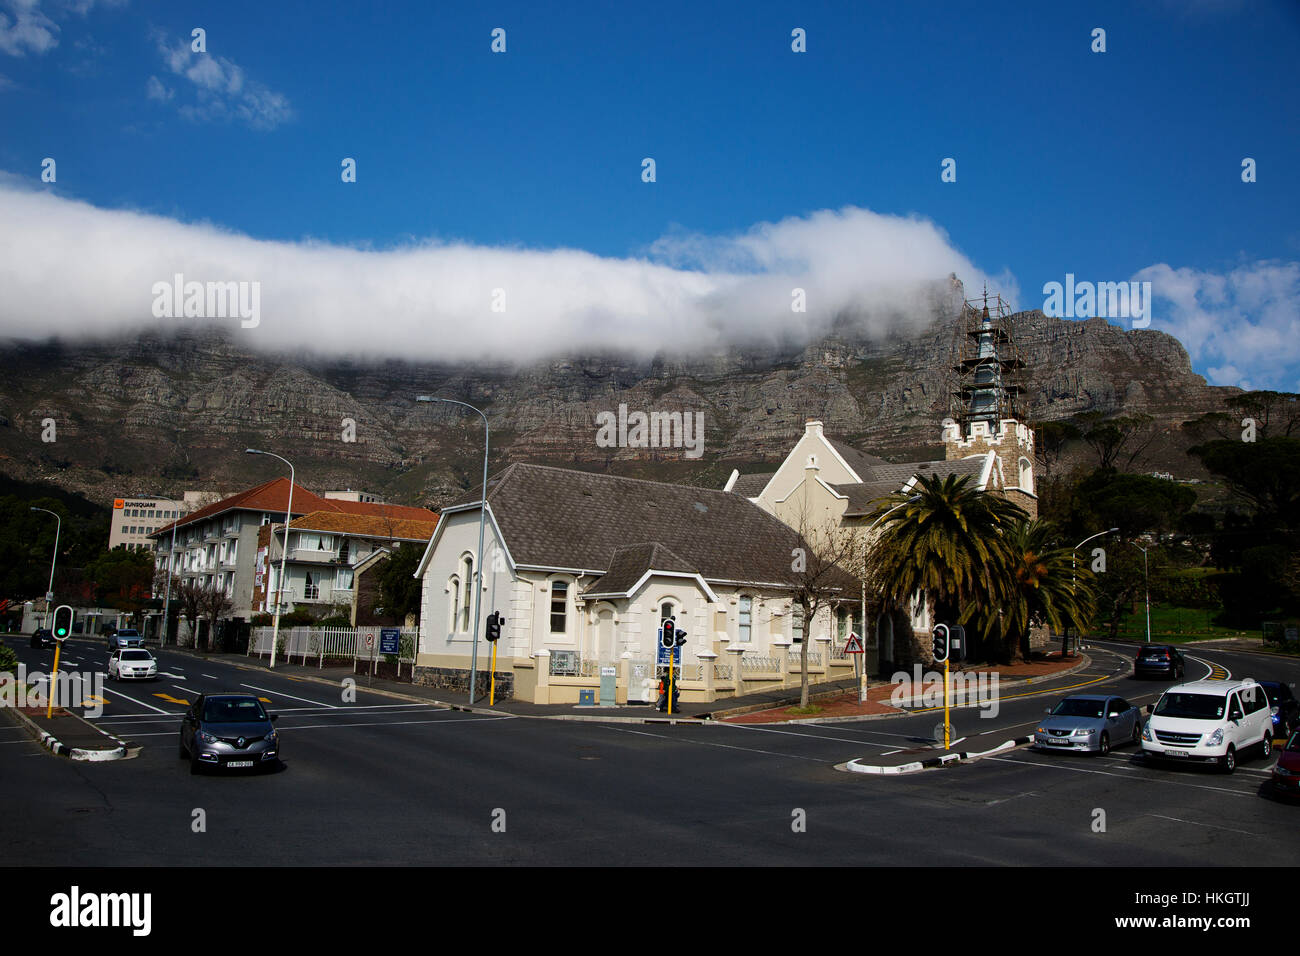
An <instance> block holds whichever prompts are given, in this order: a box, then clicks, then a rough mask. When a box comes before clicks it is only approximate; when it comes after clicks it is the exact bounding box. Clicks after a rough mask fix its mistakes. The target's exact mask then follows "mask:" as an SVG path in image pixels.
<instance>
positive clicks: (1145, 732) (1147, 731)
mask: <svg viewBox="0 0 1300 956" xmlns="http://www.w3.org/2000/svg"><path fill="white" fill-rule="evenodd" d="M1142 739H1143V740H1155V738H1154V737H1152V736H1151V724H1150V723H1149V722H1148V723H1145V724H1143V725H1142Z"/></svg>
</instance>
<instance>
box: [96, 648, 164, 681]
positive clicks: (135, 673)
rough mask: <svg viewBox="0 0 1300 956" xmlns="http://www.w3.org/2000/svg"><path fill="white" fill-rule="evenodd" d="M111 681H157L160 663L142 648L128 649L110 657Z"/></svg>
mask: <svg viewBox="0 0 1300 956" xmlns="http://www.w3.org/2000/svg"><path fill="white" fill-rule="evenodd" d="M108 679H109V680H157V679H158V661H157V660H156V659H155V658H154V656H153V655H152V654H150V653H149V652H148V651H146V650H145V649H144V648H142V647H128V648H125V649H121V650H116V651H114V652H113V653H112V654H109V655H108Z"/></svg>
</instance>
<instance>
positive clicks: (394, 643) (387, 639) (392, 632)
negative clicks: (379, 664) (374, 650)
mask: <svg viewBox="0 0 1300 956" xmlns="http://www.w3.org/2000/svg"><path fill="white" fill-rule="evenodd" d="M401 650H402V629H401V628H400V627H384V628H380V630H379V653H381V654H400V653H401Z"/></svg>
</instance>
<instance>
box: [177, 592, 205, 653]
mask: <svg viewBox="0 0 1300 956" xmlns="http://www.w3.org/2000/svg"><path fill="white" fill-rule="evenodd" d="M203 593H204V591H203V588H201V587H199V586H198V585H197V584H195V583H194V582H193V581H181V583H180V584H179V585H178V586H177V587H176V589H175V593H174V596H173V598H172V600H174V601H175V602H176V606H177V607H178V608H180V612H181V613H182V614H183V615H185V620H186V621H187V622H188V624H189V628H190V640H191V641H193V642H194V647H195V648H197V647H198V646H199V616H200V614H201V612H202V610H203Z"/></svg>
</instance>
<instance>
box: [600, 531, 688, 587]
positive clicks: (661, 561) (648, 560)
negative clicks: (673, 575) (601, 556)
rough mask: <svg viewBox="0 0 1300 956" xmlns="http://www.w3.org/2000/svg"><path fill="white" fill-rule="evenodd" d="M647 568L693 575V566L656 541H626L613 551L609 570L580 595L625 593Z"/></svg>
mask: <svg viewBox="0 0 1300 956" xmlns="http://www.w3.org/2000/svg"><path fill="white" fill-rule="evenodd" d="M647 571H677V572H685V573H687V574H695V573H696V568H695V566H694V565H692V564H691V563H690V562H689V561H687V560H686V559H685V558H683V557H682V556H681V555H679V554H676V553H675V552H674V551H673V550H672V549H671V548H668V547H665V546H664V545H662V544H659V543H658V542H652V543H649V544H630V545H628V546H627V547H623V548H619V549H618V550H617V551H615V552H614V557H613V558H612V559H610V562H609V570H607V571H606V572H605V573H604V574H602V575H601V576H600V577H598V578H596V580H594V581H592V582H591V584H589V585H588V586H587V588H586V590H585V591H583V594H584V595H587V594H626V593H627V592H628V591H630V590H631V589H632V586H633V585H635V584H636V583H637V582H638V581H640V580H641V576H642V575H643V574H645V573H646V572H647Z"/></svg>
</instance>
